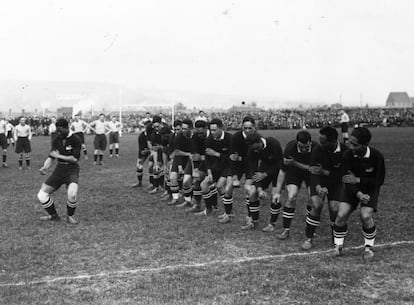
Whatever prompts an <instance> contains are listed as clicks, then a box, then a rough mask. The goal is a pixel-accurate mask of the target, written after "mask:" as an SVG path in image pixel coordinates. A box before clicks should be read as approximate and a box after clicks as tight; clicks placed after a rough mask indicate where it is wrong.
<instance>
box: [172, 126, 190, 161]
mask: <svg viewBox="0 0 414 305" xmlns="http://www.w3.org/2000/svg"><path fill="white" fill-rule="evenodd" d="M174 150H181V151H183V152H187V153H194V143H193V139H192V138H186V137H185V136H184V135H183V134H182V133H181V132H180V133H179V134H177V135H176V136H175V138H174ZM174 158H176V159H177V161H180V162H186V161H187V160H188V157H184V156H177V155H176V156H175V157H174Z"/></svg>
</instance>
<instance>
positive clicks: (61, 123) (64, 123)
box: [56, 118, 69, 128]
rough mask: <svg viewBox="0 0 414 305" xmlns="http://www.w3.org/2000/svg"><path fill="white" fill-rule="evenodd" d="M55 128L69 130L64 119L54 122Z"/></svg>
mask: <svg viewBox="0 0 414 305" xmlns="http://www.w3.org/2000/svg"><path fill="white" fill-rule="evenodd" d="M56 127H62V128H69V123H68V121H67V120H66V119H64V118H60V119H58V120H57V121H56Z"/></svg>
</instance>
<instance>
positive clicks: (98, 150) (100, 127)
mask: <svg viewBox="0 0 414 305" xmlns="http://www.w3.org/2000/svg"><path fill="white" fill-rule="evenodd" d="M90 127H91V128H92V129H93V130H94V131H95V139H94V140H93V145H94V148H95V151H94V153H93V165H96V164H98V165H103V156H104V153H105V150H106V146H107V145H108V142H107V140H106V133H107V132H108V131H110V130H109V127H108V123H107V122H105V115H104V114H103V113H101V114H100V115H99V118H98V119H97V120H96V121H93V122H92V123H91V124H90ZM98 158H99V161H98Z"/></svg>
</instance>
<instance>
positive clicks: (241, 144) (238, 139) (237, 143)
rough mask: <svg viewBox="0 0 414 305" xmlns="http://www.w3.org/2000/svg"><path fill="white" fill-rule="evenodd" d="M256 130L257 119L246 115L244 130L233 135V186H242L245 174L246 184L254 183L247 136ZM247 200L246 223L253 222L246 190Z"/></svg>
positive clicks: (231, 152)
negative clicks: (249, 169)
mask: <svg viewBox="0 0 414 305" xmlns="http://www.w3.org/2000/svg"><path fill="white" fill-rule="evenodd" d="M254 132H256V124H255V120H254V119H253V118H252V117H250V116H246V117H244V118H243V121H242V130H240V131H237V132H235V133H234V134H233V135H232V137H231V143H230V166H231V170H232V175H233V187H239V186H240V179H241V178H242V177H243V175H245V176H246V177H245V179H246V180H245V185H252V184H253V181H252V179H248V178H247V172H248V168H249V163H248V160H247V151H248V145H247V144H246V137H247V135H248V134H251V133H254ZM245 197H246V199H245V202H246V207H247V216H246V223H251V221H252V219H251V213H250V210H249V195H248V193H247V192H246V191H245Z"/></svg>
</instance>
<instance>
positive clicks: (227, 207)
mask: <svg viewBox="0 0 414 305" xmlns="http://www.w3.org/2000/svg"><path fill="white" fill-rule="evenodd" d="M230 141H231V135H230V134H229V133H227V132H225V131H224V130H223V122H222V121H221V120H220V119H217V118H215V119H212V120H211V122H210V135H209V136H208V138H207V139H206V144H205V145H206V149H205V159H206V160H205V161H206V170H207V175H206V177H205V178H204V180H203V181H202V182H201V190H202V193H203V199H204V202H205V205H206V208H205V209H204V210H203V211H201V212H198V213H196V215H209V214H211V213H212V212H214V211H216V210H218V208H217V193H218V192H219V193H220V196H221V197H222V200H223V204H224V212H225V213H224V214H223V215H221V217H220V218H219V221H220V222H222V223H226V222H229V221H230V217H231V216H233V215H234V214H233V178H232V175H231V169H230V159H229V154H230Z"/></svg>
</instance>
